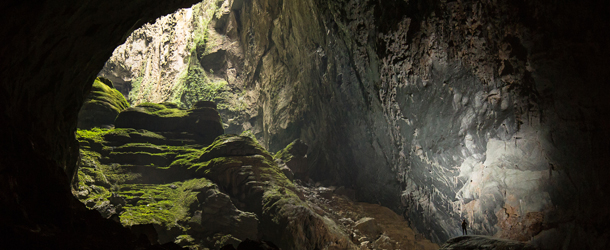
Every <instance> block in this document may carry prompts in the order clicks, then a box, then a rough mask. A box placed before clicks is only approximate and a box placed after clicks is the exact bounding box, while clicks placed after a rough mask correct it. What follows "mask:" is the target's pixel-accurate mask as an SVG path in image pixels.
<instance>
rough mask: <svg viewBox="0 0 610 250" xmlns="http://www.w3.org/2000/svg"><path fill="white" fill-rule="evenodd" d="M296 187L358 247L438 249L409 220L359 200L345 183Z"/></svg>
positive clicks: (299, 184) (382, 207)
mask: <svg viewBox="0 0 610 250" xmlns="http://www.w3.org/2000/svg"><path fill="white" fill-rule="evenodd" d="M295 183H296V187H297V190H299V191H300V193H301V194H302V197H303V198H304V199H305V200H306V201H307V203H308V204H309V206H310V207H312V208H314V211H315V212H316V213H318V214H319V215H320V216H326V217H328V218H330V219H332V220H333V221H334V222H335V223H337V224H338V225H340V227H341V229H342V230H343V231H344V232H346V233H348V235H349V237H350V239H351V240H352V242H353V243H354V244H355V245H356V246H358V247H359V249H422V250H423V249H426V250H427V249H438V248H439V246H438V245H437V244H435V243H432V242H430V240H428V239H426V238H425V237H424V236H423V235H421V234H419V233H417V232H416V231H415V230H413V229H411V227H410V226H409V223H408V221H406V220H405V219H404V218H403V217H402V216H400V215H398V214H396V213H395V212H394V211H392V210H390V209H389V208H387V207H384V206H381V205H378V204H371V203H366V202H357V201H354V200H353V198H349V197H348V196H350V195H353V191H350V190H349V189H345V188H344V187H339V188H336V187H334V186H331V187H324V186H321V185H320V183H313V182H308V183H306V184H303V185H302V182H301V181H299V180H297V181H295Z"/></svg>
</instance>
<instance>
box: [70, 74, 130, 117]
mask: <svg viewBox="0 0 610 250" xmlns="http://www.w3.org/2000/svg"><path fill="white" fill-rule="evenodd" d="M128 107H129V103H127V100H126V99H125V97H124V96H123V94H121V92H119V91H118V90H116V89H114V86H113V85H112V81H110V80H108V79H105V78H99V77H98V78H97V79H95V82H94V83H93V86H92V87H91V92H89V94H88V95H87V99H86V100H85V103H84V104H83V107H81V109H80V111H79V112H78V121H77V124H76V127H78V128H80V129H91V128H94V127H104V128H112V127H114V120H115V119H116V117H117V116H118V115H119V113H120V112H121V111H123V110H125V109H126V108H128Z"/></svg>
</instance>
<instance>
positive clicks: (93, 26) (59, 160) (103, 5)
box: [0, 0, 195, 249]
mask: <svg viewBox="0 0 610 250" xmlns="http://www.w3.org/2000/svg"><path fill="white" fill-rule="evenodd" d="M194 2H195V1H182V0H170V1H163V2H156V1H155V2H153V1H130V2H123V1H87V2H82V1H70V0H66V1H36V2H33V1H29V2H24V1H3V2H2V3H0V10H1V12H2V15H0V16H1V17H0V19H1V21H2V23H3V25H2V26H1V27H0V57H1V58H2V59H1V60H0V79H2V80H1V81H2V84H1V86H0V107H1V110H2V111H1V112H0V114H1V115H0V120H1V121H2V122H1V123H0V124H1V125H0V131H1V132H0V141H1V146H0V207H2V210H1V215H0V222H1V224H2V226H1V227H2V229H1V232H2V234H3V239H6V241H3V243H2V244H4V245H6V246H8V248H14V249H20V248H23V249H28V248H34V247H37V248H41V249H47V248H51V249H52V248H54V247H60V246H64V247H67V249H83V248H93V249H105V248H111V247H110V246H112V245H114V246H115V247H118V248H129V247H130V246H132V242H130V238H129V236H128V234H127V233H125V232H124V229H122V228H121V227H119V226H117V225H114V224H112V222H110V221H105V220H102V219H101V217H100V216H99V214H96V213H95V212H94V213H91V212H89V211H88V210H87V209H86V208H84V206H83V204H81V203H79V202H78V201H77V200H75V198H74V197H73V196H72V194H71V193H70V188H69V180H70V179H71V178H72V176H73V175H74V173H75V171H76V169H75V168H76V161H77V157H78V143H77V142H76V140H75V138H74V132H75V130H76V119H77V114H78V111H79V109H80V107H81V105H82V103H83V101H84V98H85V95H86V94H87V92H88V91H89V89H90V88H91V85H92V83H93V80H94V79H95V76H96V74H97V73H98V72H99V70H100V69H101V68H102V67H103V65H104V62H105V61H106V60H107V59H108V58H109V57H110V55H111V53H112V51H113V49H114V48H115V47H116V46H118V45H119V44H121V43H122V42H123V41H124V40H125V39H126V38H127V36H128V35H129V34H130V33H131V32H132V31H133V30H134V29H135V28H137V27H139V26H141V25H142V24H144V23H145V22H148V21H150V20H154V19H155V18H157V17H159V16H161V15H164V14H168V13H170V12H172V11H175V10H176V9H178V8H184V7H188V6H190V5H192V4H194ZM13 243H14V244H16V245H12V244H13Z"/></svg>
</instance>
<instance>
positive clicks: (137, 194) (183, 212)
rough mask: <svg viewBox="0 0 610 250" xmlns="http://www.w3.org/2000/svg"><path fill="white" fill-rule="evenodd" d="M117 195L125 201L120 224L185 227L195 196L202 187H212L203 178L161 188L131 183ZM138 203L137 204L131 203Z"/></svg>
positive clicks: (184, 228) (165, 185)
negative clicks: (153, 224) (124, 198)
mask: <svg viewBox="0 0 610 250" xmlns="http://www.w3.org/2000/svg"><path fill="white" fill-rule="evenodd" d="M124 186H125V187H124V190H125V191H122V192H120V195H122V196H124V197H126V198H127V199H128V202H127V205H126V206H125V210H126V211H125V212H124V213H123V214H121V216H120V218H121V223H123V225H134V224H147V223H155V224H160V225H164V226H166V227H168V228H169V227H179V228H182V229H183V230H185V231H186V229H187V228H186V227H185V226H184V225H185V224H186V222H187V221H188V220H189V219H190V217H189V216H188V215H189V213H188V211H189V209H190V206H191V204H192V203H194V202H198V201H197V194H198V193H199V191H200V190H201V189H204V188H215V186H214V184H213V183H212V182H210V181H209V180H207V179H205V178H199V179H192V180H189V181H185V182H174V183H170V184H164V185H146V184H132V185H124ZM134 200H137V202H133V201H134Z"/></svg>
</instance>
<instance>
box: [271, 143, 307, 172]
mask: <svg viewBox="0 0 610 250" xmlns="http://www.w3.org/2000/svg"><path fill="white" fill-rule="evenodd" d="M308 149H309V147H308V146H307V144H305V143H304V142H303V141H302V140H300V139H297V140H294V141H293V142H292V143H290V144H288V146H286V148H284V149H282V150H280V151H278V152H277V153H276V154H275V156H274V158H275V159H281V160H282V161H283V162H285V163H286V166H288V168H290V170H292V172H293V173H294V178H296V179H299V180H302V181H305V182H307V181H308V180H309V166H308V163H307V150H308Z"/></svg>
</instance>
